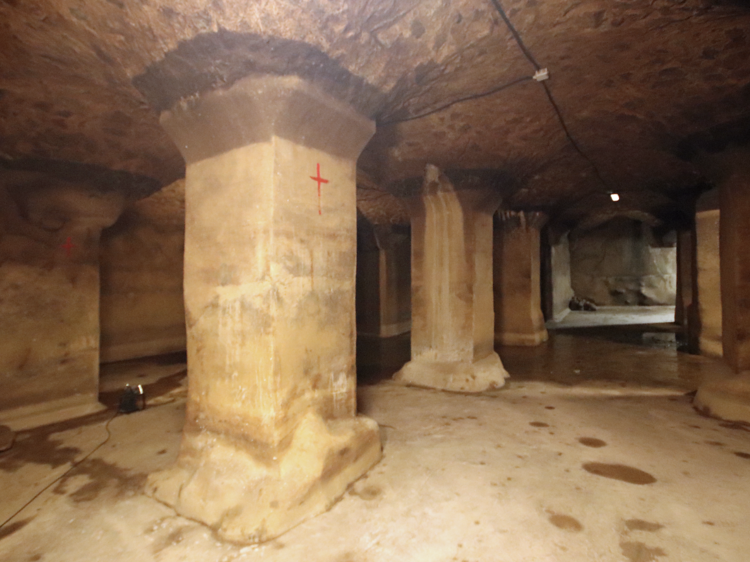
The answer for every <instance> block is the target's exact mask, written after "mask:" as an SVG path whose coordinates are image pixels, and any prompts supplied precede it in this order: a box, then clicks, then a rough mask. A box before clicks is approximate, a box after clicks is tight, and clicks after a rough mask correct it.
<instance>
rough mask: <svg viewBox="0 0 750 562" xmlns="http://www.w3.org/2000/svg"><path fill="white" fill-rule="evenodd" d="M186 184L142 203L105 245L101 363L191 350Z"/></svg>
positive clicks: (115, 228)
mask: <svg viewBox="0 0 750 562" xmlns="http://www.w3.org/2000/svg"><path fill="white" fill-rule="evenodd" d="M183 198H184V183H183V182H182V181H180V182H177V183H176V184H173V185H172V186H169V187H167V188H165V189H164V190H162V191H160V192H159V193H157V194H155V195H153V196H151V197H149V198H147V199H144V200H142V201H139V202H138V203H136V204H135V205H133V206H131V207H130V208H128V209H127V210H126V212H125V213H123V216H122V217H121V218H120V220H119V221H118V222H117V223H116V224H115V225H114V226H113V227H112V228H109V229H107V230H105V231H104V233H103V234H102V243H101V256H100V263H101V360H102V362H111V361H121V360H124V359H132V358H136V357H146V356H150V355H158V354H162V353H170V352H174V351H183V350H184V349H185V337H186V336H185V309H184V305H183V295H182V275H183V253H184V242H185V223H184V199H183Z"/></svg>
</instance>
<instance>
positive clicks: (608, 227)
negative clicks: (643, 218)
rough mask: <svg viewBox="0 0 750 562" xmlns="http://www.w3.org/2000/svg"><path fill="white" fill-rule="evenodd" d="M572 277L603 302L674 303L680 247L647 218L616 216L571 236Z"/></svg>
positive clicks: (579, 289)
mask: <svg viewBox="0 0 750 562" xmlns="http://www.w3.org/2000/svg"><path fill="white" fill-rule="evenodd" d="M570 261H571V282H572V286H573V291H574V292H575V294H576V295H577V296H579V297H582V298H586V299H589V300H592V301H594V302H595V303H596V304H598V305H601V306H622V305H673V304H675V293H676V288H677V250H676V246H675V245H674V244H667V243H663V242H662V243H659V242H657V241H656V240H655V239H654V236H653V233H652V230H651V228H650V227H649V226H648V225H645V224H644V223H640V222H636V221H632V220H625V219H615V220H612V221H609V222H607V223H606V224H604V225H602V226H599V227H597V228H594V229H591V230H587V231H584V232H581V231H573V232H572V233H571V238H570Z"/></svg>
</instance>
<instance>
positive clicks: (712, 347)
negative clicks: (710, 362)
mask: <svg viewBox="0 0 750 562" xmlns="http://www.w3.org/2000/svg"><path fill="white" fill-rule="evenodd" d="M698 346H699V348H700V352H701V355H705V356H706V357H714V358H716V359H721V358H722V357H724V349H723V345H722V343H721V339H719V340H718V341H717V340H715V339H708V338H704V337H699V338H698Z"/></svg>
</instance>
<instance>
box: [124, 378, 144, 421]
mask: <svg viewBox="0 0 750 562" xmlns="http://www.w3.org/2000/svg"><path fill="white" fill-rule="evenodd" d="M145 408H146V394H145V393H144V392H143V387H142V386H141V385H140V384H139V385H138V386H137V387H132V386H130V385H129V384H126V385H125V389H124V390H123V391H122V394H121V395H120V407H119V408H118V411H119V412H121V413H123V414H132V413H133V412H140V411H141V410H144V409H145Z"/></svg>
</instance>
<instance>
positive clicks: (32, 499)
mask: <svg viewBox="0 0 750 562" xmlns="http://www.w3.org/2000/svg"><path fill="white" fill-rule="evenodd" d="M119 413H120V412H119V410H118V411H115V413H114V415H113V416H112V417H111V418H109V419H108V420H107V423H106V424H104V429H106V430H107V437H106V439H104V441H102V442H101V443H99V444H98V445H97V446H96V447H94V448H93V449H92V450H91V451H89V452H88V453H87V454H86V456H85V457H83V458H82V459H81V460H79V461H77V462H74V463H73V464H72V465H71V467H70V468H69V469H68V470H66V471H65V472H63V473H62V474H61V475H60V476H58V477H57V478H55V479H54V480H53V481H52V482H50V483H49V484H47V485H46V486H45V487H44V488H42V489H41V490H39V491H38V492H37V493H36V494H34V495H33V496H32V498H31V499H30V500H29V501H27V502H26V503H25V504H23V505H22V506H21V507H20V508H19V509H18V510H16V512H15V513H14V514H13V515H11V516H10V517H8V518H7V519H6V520H5V521H3V522H2V523H0V529H2V528H3V527H5V526H6V525H7V524H8V523H10V522H11V521H13V519H15V518H16V517H17V516H18V515H19V514H20V513H21V512H22V511H23V510H24V509H26V508H27V507H29V506H30V505H31V504H32V503H33V502H34V500H36V499H37V498H38V497H39V496H41V495H42V494H43V493H44V492H46V491H47V490H49V489H50V488H51V487H52V486H54V485H55V484H57V483H58V482H59V481H60V480H62V479H63V478H65V477H66V476H67V475H68V474H70V472H71V471H72V470H73V469H75V468H77V467H78V466H80V465H81V463H83V462H84V461H86V459H88V458H89V457H90V456H91V455H93V454H94V453H96V452H97V451H98V450H99V449H101V448H102V447H104V445H106V444H107V442H108V441H109V440H110V438H111V437H112V433H111V432H110V431H109V424H111V423H112V421H113V420H114V419H115V418H116V417H117V414H119Z"/></svg>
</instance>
